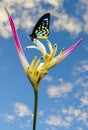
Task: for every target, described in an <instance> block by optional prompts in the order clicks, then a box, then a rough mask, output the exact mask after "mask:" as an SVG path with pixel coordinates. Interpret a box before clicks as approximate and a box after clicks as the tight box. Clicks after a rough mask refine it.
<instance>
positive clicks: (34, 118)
mask: <svg viewBox="0 0 88 130" xmlns="http://www.w3.org/2000/svg"><path fill="white" fill-rule="evenodd" d="M37 112H38V89H36V90H34V115H33V130H36V121H37Z"/></svg>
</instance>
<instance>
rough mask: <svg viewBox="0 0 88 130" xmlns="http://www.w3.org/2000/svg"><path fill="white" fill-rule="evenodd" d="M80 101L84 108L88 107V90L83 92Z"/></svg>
mask: <svg viewBox="0 0 88 130" xmlns="http://www.w3.org/2000/svg"><path fill="white" fill-rule="evenodd" d="M80 101H81V105H82V106H85V105H86V106H87V105H88V90H85V91H84V92H83V96H82V97H81V98H80Z"/></svg>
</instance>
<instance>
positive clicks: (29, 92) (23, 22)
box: [0, 0, 88, 130]
mask: <svg viewBox="0 0 88 130" xmlns="http://www.w3.org/2000/svg"><path fill="white" fill-rule="evenodd" d="M5 6H6V7H7V8H8V10H9V12H10V14H11V15H12V17H13V19H14V22H15V25H16V28H17V32H18V35H19V38H20V41H21V45H22V47H23V49H24V48H25V47H26V46H27V45H32V44H33V43H32V41H31V40H30V38H29V37H28V35H29V34H31V32H32V30H33V27H34V26H35V24H36V22H37V21H38V19H39V18H40V17H41V16H42V15H43V14H45V13H46V12H49V13H50V14H51V20H50V35H49V40H50V41H51V42H52V44H54V43H57V44H58V53H59V52H60V50H61V49H62V48H64V49H67V48H68V47H70V46H71V45H72V44H74V43H75V42H77V41H78V40H79V39H80V38H84V41H83V42H82V43H81V44H80V45H79V46H78V47H77V48H76V49H75V51H74V52H72V54H71V55H70V56H68V57H67V58H66V59H65V60H64V61H62V62H61V63H60V64H58V65H57V66H56V67H54V68H53V69H51V70H50V71H49V73H48V75H47V76H45V77H44V79H43V80H42V82H41V84H40V88H39V106H38V118H37V130H41V129H42V130H62V129H63V130H84V129H85V130H87V129H88V0H73V1H72V0H30V1H28V0H18V1H17V0H1V1H0V130H24V129H25V130H29V129H30V130H32V121H33V106H34V105H33V102H34V93H33V88H32V86H31V84H30V82H29V81H28V79H27V77H26V75H25V73H24V70H23V68H22V66H21V63H20V61H19V58H18V54H17V51H16V48H15V45H14V40H13V37H12V33H11V28H10V25H9V22H8V19H7V15H6V12H5V10H4V7H5ZM40 40H41V39H40ZM42 42H43V43H44V44H46V42H45V40H43V41H42ZM24 52H25V55H26V56H27V59H28V61H29V63H30V62H31V60H32V59H33V57H34V56H35V55H37V50H33V49H30V50H27V51H25V49H24Z"/></svg>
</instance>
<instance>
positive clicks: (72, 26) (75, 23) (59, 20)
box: [53, 12, 82, 35]
mask: <svg viewBox="0 0 88 130" xmlns="http://www.w3.org/2000/svg"><path fill="white" fill-rule="evenodd" d="M53 27H54V28H55V29H56V30H57V31H58V30H66V31H68V32H69V33H71V34H75V35H78V34H79V33H80V32H81V31H82V24H81V22H79V20H78V19H77V18H76V17H73V16H72V17H71V16H69V15H68V14H66V13H65V12H64V13H60V14H57V17H56V20H55V21H54V23H53Z"/></svg>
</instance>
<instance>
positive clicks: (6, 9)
mask: <svg viewBox="0 0 88 130" xmlns="http://www.w3.org/2000/svg"><path fill="white" fill-rule="evenodd" d="M4 8H5V11H6V13H7V15H10V14H9V12H8V10H7V8H6V7H4Z"/></svg>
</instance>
